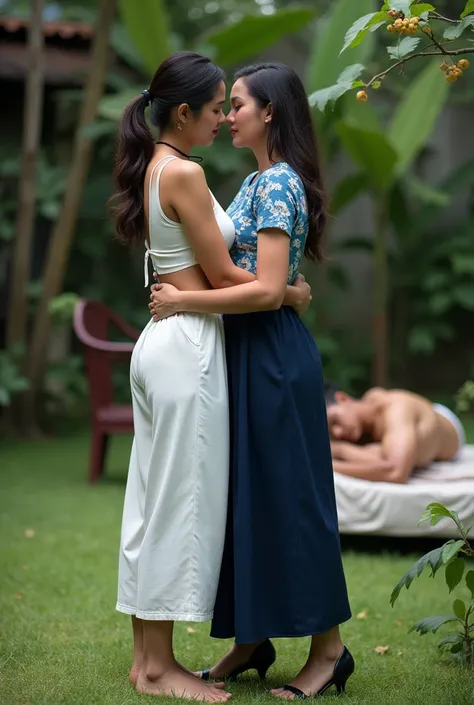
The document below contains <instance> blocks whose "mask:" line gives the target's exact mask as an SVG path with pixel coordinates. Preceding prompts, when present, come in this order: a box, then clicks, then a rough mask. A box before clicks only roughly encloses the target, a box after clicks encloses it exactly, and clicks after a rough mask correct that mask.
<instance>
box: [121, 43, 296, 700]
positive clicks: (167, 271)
mask: <svg viewBox="0 0 474 705" xmlns="http://www.w3.org/2000/svg"><path fill="white" fill-rule="evenodd" d="M225 92H226V89H225V83H224V74H223V72H222V70H221V69H220V68H219V67H217V66H215V65H214V64H213V63H212V62H211V61H210V60H209V59H207V58H206V57H204V56H201V55H199V54H195V53H191V52H179V53H176V54H173V55H172V56H170V57H169V58H168V59H166V60H165V61H164V62H163V63H162V64H161V65H160V66H159V68H158V70H157V71H156V73H155V75H154V77H153V79H152V81H151V84H150V87H149V88H148V89H146V90H144V91H143V94H142V95H141V96H139V97H138V98H136V99H135V100H134V101H133V102H132V103H131V104H130V105H129V106H128V107H127V108H126V110H125V112H124V114H123V118H122V122H121V124H120V128H119V139H118V149H117V156H116V166H115V177H116V184H117V190H116V193H115V195H114V196H113V198H112V200H111V204H110V205H111V211H112V214H113V217H114V219H115V222H116V227H117V234H118V236H119V238H120V239H121V240H122V242H124V243H126V244H129V245H136V244H138V245H141V246H142V247H143V246H145V286H147V285H148V262H149V260H150V259H151V261H152V264H153V267H154V269H155V272H156V273H158V275H159V277H160V281H161V282H163V283H167V284H169V285H170V286H171V285H174V286H175V287H176V288H177V290H182V291H196V292H197V291H201V292H203V291H205V290H207V289H209V288H210V286H212V287H216V288H217V287H231V286H233V285H238V284H243V283H245V282H251V281H254V280H255V276H254V274H252V273H251V272H248V271H245V270H244V269H242V268H239V267H238V266H236V265H235V264H234V263H233V262H232V260H231V258H230V256H229V249H230V247H231V246H232V244H233V242H234V237H235V227H234V223H233V222H232V220H231V218H230V217H229V216H228V215H227V214H226V213H225V211H224V210H223V209H222V208H221V207H220V205H219V204H218V203H217V201H216V199H215V198H214V197H213V195H212V194H211V193H210V191H209V189H208V186H207V183H206V179H205V176H204V172H203V170H202V168H201V167H200V166H199V165H198V164H196V163H195V162H194V161H193V160H192V157H191V156H190V152H191V150H192V149H193V147H194V146H196V145H200V146H208V145H211V144H212V143H213V141H214V139H215V137H216V135H217V133H218V131H219V129H220V127H221V126H222V124H223V123H224V122H225V116H224V114H223V111H222V106H223V104H224V102H225V97H226V95H225ZM148 113H149V118H150V121H151V123H152V125H154V126H155V127H156V128H157V131H158V136H159V139H158V141H157V142H156V143H155V141H154V138H153V136H152V133H151V131H150V128H149V127H148V124H147V119H146V115H147V114H148ZM308 298H309V292H308V287H307V286H306V285H304V284H303V283H301V282H300V283H299V286H298V287H288V290H287V298H286V302H287V303H288V304H290V305H294V306H295V307H296V309H298V310H303V309H304V308H305V307H306V306H307V303H308ZM268 307H270V306H268ZM130 379H131V389H132V401H133V414H134V430H135V437H134V442H133V447H132V452H131V458H130V466H129V473H128V480H127V488H126V493H125V503H124V512H123V520H122V532H121V544H120V557H119V585H118V600H117V610H118V611H120V612H123V613H125V614H128V615H131V617H132V627H133V642H134V660H133V665H132V669H131V672H130V679H131V681H132V682H133V683H135V684H136V688H137V690H138V691H139V692H142V693H149V694H155V695H170V696H171V695H174V696H180V697H183V698H187V699H195V700H201V701H202V700H205V701H207V702H224V701H226V700H227V699H228V698H229V697H230V694H229V693H226V692H224V691H223V690H222V689H221V688H220V687H219V686H218V685H213V684H207V683H205V682H203V680H202V679H199V678H196V677H195V676H194V675H193V674H192V673H190V672H189V671H187V670H186V669H185V668H184V667H182V666H180V665H179V664H178V663H177V662H176V660H175V658H174V654H173V648H172V639H173V626H174V622H175V621H188V622H192V621H195V622H201V621H206V620H210V619H212V616H213V611H214V603H215V597H216V591H217V584H218V580H219V571H220V567H221V559H222V552H223V546H224V537H225V525H226V512H227V493H228V478H229V417H228V391H227V375H226V366H225V353H224V333H223V324H222V318H221V316H220V315H218V314H214V313H182V314H181V313H180V314H179V315H176V316H173V317H171V318H167V319H166V320H164V321H160V322H159V323H156V322H154V321H152V320H151V321H150V322H149V324H148V325H147V326H146V328H145V329H144V331H143V332H142V334H141V336H140V338H139V340H138V342H137V344H136V346H135V349H134V352H133V355H132V361H131V370H130Z"/></svg>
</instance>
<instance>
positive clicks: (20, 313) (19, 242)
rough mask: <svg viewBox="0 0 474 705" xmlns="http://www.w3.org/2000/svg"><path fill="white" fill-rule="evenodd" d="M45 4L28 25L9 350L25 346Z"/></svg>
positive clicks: (35, 7) (36, 3)
mask: <svg viewBox="0 0 474 705" xmlns="http://www.w3.org/2000/svg"><path fill="white" fill-rule="evenodd" d="M44 4H45V0H31V14H30V22H29V26H28V74H27V79H26V89H25V95H24V102H23V105H24V108H23V146H22V153H21V169H20V184H19V193H18V215H17V222H16V232H15V241H14V246H13V258H12V268H11V277H10V295H9V301H8V314H7V333H6V342H7V350H9V349H11V348H12V347H13V346H14V345H17V344H22V345H24V346H25V347H26V345H25V343H26V322H27V310H28V296H27V288H28V282H29V280H30V266H31V241H32V237H33V230H34V224H35V214H36V207H35V206H36V164H37V160H38V150H39V144H40V141H41V134H40V133H41V125H42V117H43V95H44V55H43V44H44V37H43V22H42V16H43V8H44Z"/></svg>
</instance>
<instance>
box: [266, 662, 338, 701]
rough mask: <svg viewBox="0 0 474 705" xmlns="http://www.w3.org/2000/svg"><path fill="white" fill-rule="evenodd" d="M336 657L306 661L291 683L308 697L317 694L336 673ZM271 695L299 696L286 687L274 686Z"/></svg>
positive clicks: (286, 697)
mask: <svg viewBox="0 0 474 705" xmlns="http://www.w3.org/2000/svg"><path fill="white" fill-rule="evenodd" d="M336 660H337V657H336V658H323V657H321V658H320V659H318V660H316V659H312V661H311V663H306V664H305V665H304V666H303V668H302V669H301V671H300V672H299V673H298V675H297V676H296V678H295V679H294V680H292V681H291V683H290V684H289V685H292V686H293V687H294V688H298V690H301V691H302V692H303V693H304V694H305V695H306V696H307V697H310V696H311V695H315V694H316V693H317V692H318V690H319V689H320V688H322V687H323V685H324V684H325V683H327V682H328V681H329V680H330V679H331V678H332V675H333V673H334V666H335V663H336ZM270 693H271V695H274V696H275V697H277V698H281V699H282V700H294V699H295V698H296V697H297V696H295V694H294V693H292V692H291V691H290V690H286V689H285V688H274V689H273V690H271V691H270Z"/></svg>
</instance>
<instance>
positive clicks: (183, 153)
mask: <svg viewBox="0 0 474 705" xmlns="http://www.w3.org/2000/svg"><path fill="white" fill-rule="evenodd" d="M156 144H165V145H166V146H167V147H171V149H174V150H176V152H178V153H179V154H182V155H183V157H186V159H190V160H191V161H193V162H202V157H193V156H192V155H191V154H186V152H182V151H181V150H180V149H178V148H177V147H174V146H173V145H172V144H170V143H169V142H157V143H156Z"/></svg>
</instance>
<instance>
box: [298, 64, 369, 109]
mask: <svg viewBox="0 0 474 705" xmlns="http://www.w3.org/2000/svg"><path fill="white" fill-rule="evenodd" d="M363 70H364V66H362V64H353V65H351V66H347V67H346V68H345V69H344V71H343V72H342V73H341V75H340V76H339V78H338V79H337V83H335V84H334V85H333V86H329V87H328V88H321V89H320V90H318V91H314V93H311V95H310V96H309V97H308V100H309V104H310V105H311V106H313V107H316V108H318V110H320V111H324V110H325V109H326V106H327V105H328V104H330V103H333V104H334V103H335V102H336V101H337V100H338V99H339V98H341V97H342V96H343V95H344V93H347V92H348V91H350V90H352V89H353V88H355V87H356V86H358V85H360V86H363V85H364V83H363V82H362V81H357V79H358V77H359V76H360V74H361V73H362V71H363Z"/></svg>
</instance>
